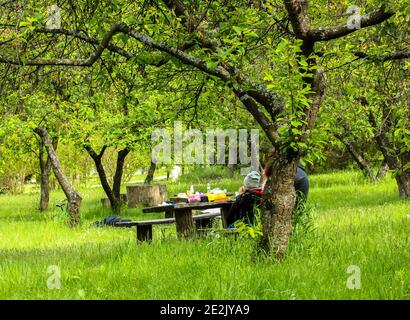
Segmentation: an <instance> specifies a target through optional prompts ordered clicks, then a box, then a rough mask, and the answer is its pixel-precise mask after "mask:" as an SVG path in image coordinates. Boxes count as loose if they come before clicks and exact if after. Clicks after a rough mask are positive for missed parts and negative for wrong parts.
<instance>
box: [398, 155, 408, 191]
mask: <svg viewBox="0 0 410 320" xmlns="http://www.w3.org/2000/svg"><path fill="white" fill-rule="evenodd" d="M400 162H401V168H400V171H399V173H398V174H397V175H396V181H397V185H398V187H399V193H400V198H401V199H410V166H409V165H410V151H409V152H405V153H403V154H402V155H401V156H400Z"/></svg>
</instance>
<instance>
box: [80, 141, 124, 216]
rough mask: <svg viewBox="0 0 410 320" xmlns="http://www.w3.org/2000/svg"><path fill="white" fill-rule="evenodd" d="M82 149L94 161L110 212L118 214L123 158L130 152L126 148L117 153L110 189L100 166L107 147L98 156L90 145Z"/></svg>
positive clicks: (119, 209)
mask: <svg viewBox="0 0 410 320" xmlns="http://www.w3.org/2000/svg"><path fill="white" fill-rule="evenodd" d="M84 148H85V149H86V150H87V152H88V154H89V155H90V157H91V158H92V159H93V160H94V164H95V168H96V169H97V172H98V177H99V178H100V182H101V185H102V187H103V189H104V192H105V194H106V195H107V197H108V199H109V200H110V205H111V210H112V211H113V212H114V213H120V212H121V204H122V203H121V181H122V175H123V172H124V163H125V158H126V156H127V155H128V154H129V152H130V150H129V149H128V148H125V149H123V150H121V151H119V152H118V156H117V165H116V169H115V175H114V179H113V187H112V188H111V186H110V184H109V183H108V179H107V174H106V173H105V169H104V166H103V164H102V157H103V155H104V152H105V150H106V149H107V147H106V146H104V147H103V148H102V150H101V152H100V153H99V154H97V153H96V152H95V151H94V150H93V148H92V147H91V146H90V145H86V146H85V147H84Z"/></svg>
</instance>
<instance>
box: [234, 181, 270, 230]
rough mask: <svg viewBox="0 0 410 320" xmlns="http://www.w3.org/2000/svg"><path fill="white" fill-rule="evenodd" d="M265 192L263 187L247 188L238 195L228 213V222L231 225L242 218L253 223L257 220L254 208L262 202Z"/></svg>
mask: <svg viewBox="0 0 410 320" xmlns="http://www.w3.org/2000/svg"><path fill="white" fill-rule="evenodd" d="M262 195H263V192H262V190H261V189H255V190H247V191H245V192H244V193H243V194H240V195H238V196H237V197H236V200H235V202H234V203H233V204H232V206H231V209H230V210H229V213H228V218H227V221H226V224H227V226H228V227H230V226H231V225H232V224H233V223H234V222H235V221H238V220H242V221H244V222H245V223H248V224H253V223H254V220H255V214H254V209H255V207H259V206H260V205H261V203H262Z"/></svg>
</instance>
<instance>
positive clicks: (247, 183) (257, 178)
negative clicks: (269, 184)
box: [243, 171, 261, 190]
mask: <svg viewBox="0 0 410 320" xmlns="http://www.w3.org/2000/svg"><path fill="white" fill-rule="evenodd" d="M260 182H261V175H260V174H259V172H257V171H251V172H250V173H248V174H247V175H246V177H245V179H244V180H243V185H244V187H245V188H246V189H248V190H253V189H258V188H260Z"/></svg>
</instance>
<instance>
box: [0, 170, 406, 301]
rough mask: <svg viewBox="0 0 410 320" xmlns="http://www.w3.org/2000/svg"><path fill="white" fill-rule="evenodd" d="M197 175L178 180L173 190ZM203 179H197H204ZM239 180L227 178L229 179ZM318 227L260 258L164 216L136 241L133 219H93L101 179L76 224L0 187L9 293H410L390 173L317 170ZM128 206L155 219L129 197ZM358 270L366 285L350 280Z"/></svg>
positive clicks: (4, 284) (241, 245)
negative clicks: (106, 223)
mask: <svg viewBox="0 0 410 320" xmlns="http://www.w3.org/2000/svg"><path fill="white" fill-rule="evenodd" d="M190 182H191V181H184V182H183V183H178V184H174V185H172V184H170V185H168V189H169V190H170V194H172V193H177V192H181V191H185V190H187V189H188V188H189V185H190ZM206 182H207V181H204V183H201V181H192V183H195V184H194V185H195V187H196V189H198V190H200V189H201V188H202V189H203V190H204V188H205V186H206ZM240 184H241V179H240V178H238V179H237V180H235V181H230V180H228V179H220V180H217V181H214V182H212V186H215V187H216V186H219V187H221V188H227V189H228V190H229V191H235V189H236V188H237V187H238V186H239V185H240ZM311 185H312V188H311V192H310V195H309V206H310V207H311V212H312V215H313V218H314V225H315V231H314V232H313V233H311V234H309V235H308V236H300V235H298V236H297V237H296V236H295V237H294V238H293V239H292V242H291V244H290V247H289V250H288V255H287V257H286V259H285V260H284V261H283V262H281V263H275V262H273V261H270V260H268V259H254V257H255V256H254V243H253V242H252V241H251V240H249V239H237V240H236V241H235V240H234V239H233V238H232V237H228V236H221V237H217V236H216V235H215V236H212V235H211V236H209V237H207V238H205V239H202V240H193V241H179V240H177V239H176V236H175V230H174V228H175V227H174V226H167V227H156V228H155V229H154V241H153V243H152V244H142V245H136V243H135V231H134V230H133V229H115V228H92V227H90V224H91V223H92V222H93V221H95V220H100V219H102V218H103V217H105V216H106V215H108V214H109V212H108V211H104V210H102V208H101V205H100V202H99V199H100V198H102V197H103V196H104V194H103V193H102V191H101V190H100V189H96V188H92V189H83V190H81V192H82V195H83V197H84V203H83V208H82V212H83V217H82V224H81V226H79V227H78V228H75V229H70V228H68V227H66V226H65V225H64V224H63V223H62V222H61V221H59V220H58V219H55V218H54V216H57V213H58V210H56V209H54V208H55V204H56V203H57V202H58V201H59V200H60V199H63V195H62V194H61V193H58V192H55V193H53V194H52V199H51V206H50V207H52V209H50V211H49V212H47V213H40V212H38V211H37V210H36V209H35V208H36V207H37V201H38V194H36V193H31V194H24V195H17V196H0V237H1V241H0V274H1V277H0V299H409V298H410V280H409V279H410V266H409V265H410V250H409V248H410V246H409V245H410V241H409V234H410V202H408V201H407V202H406V201H400V200H399V199H398V194H397V190H396V185H395V182H394V180H393V179H391V178H386V179H385V180H383V181H381V182H380V183H378V184H371V183H368V182H366V181H365V180H364V179H362V178H361V176H360V174H359V173H358V172H353V171H349V172H338V173H330V174H321V175H317V176H312V177H311ZM122 216H123V217H130V218H132V219H147V218H151V217H161V216H162V215H161V214H159V215H158V214H157V215H155V214H154V215H148V214H142V213H141V208H137V209H128V210H126V211H125V212H123V214H122ZM50 265H57V266H59V267H60V270H61V289H60V290H50V289H48V288H47V285H46V283H47V278H48V277H49V276H50V274H47V268H48V267H49V266H50ZM350 265H357V266H359V267H360V270H361V289H357V290H351V289H348V288H347V286H346V281H347V279H348V277H349V276H350V275H349V274H348V273H347V268H348V267H349V266H350Z"/></svg>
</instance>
